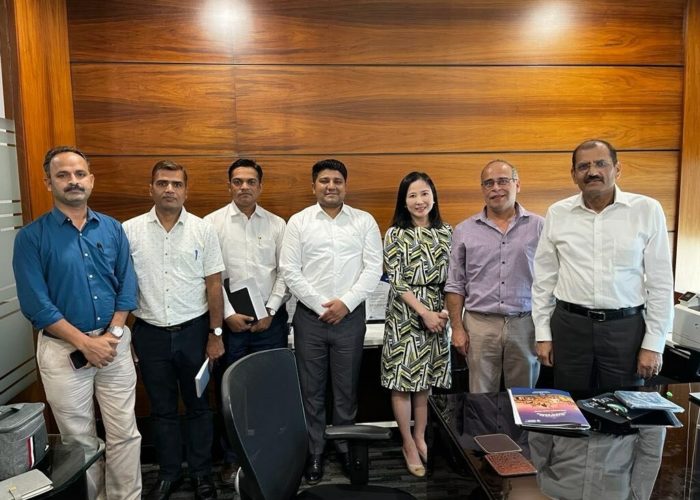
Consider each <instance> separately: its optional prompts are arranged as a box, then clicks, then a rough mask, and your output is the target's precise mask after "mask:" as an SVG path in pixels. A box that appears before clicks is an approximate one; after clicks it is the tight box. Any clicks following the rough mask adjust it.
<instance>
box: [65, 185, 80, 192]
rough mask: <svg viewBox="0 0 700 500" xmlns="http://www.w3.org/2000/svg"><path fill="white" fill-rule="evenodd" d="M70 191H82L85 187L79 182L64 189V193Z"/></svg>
mask: <svg viewBox="0 0 700 500" xmlns="http://www.w3.org/2000/svg"><path fill="white" fill-rule="evenodd" d="M69 191H82V192H85V188H84V187H82V186H80V185H78V184H70V185H69V186H68V187H67V188H66V189H64V190H63V192H64V193H68V192H69Z"/></svg>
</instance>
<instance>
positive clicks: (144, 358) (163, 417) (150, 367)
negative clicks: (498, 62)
mask: <svg viewBox="0 0 700 500" xmlns="http://www.w3.org/2000/svg"><path fill="white" fill-rule="evenodd" d="M150 194H151V197H152V198H153V202H154V207H153V208H152V209H151V210H150V211H149V212H148V213H146V214H143V215H140V216H138V217H135V218H133V219H130V220H128V221H126V222H125V223H124V230H125V232H126V235H127V237H128V238H129V244H130V248H131V256H132V258H133V260H134V268H135V270H136V277H137V279H138V285H139V297H138V309H136V310H135V311H134V316H136V322H135V323H134V342H133V343H134V347H135V349H136V354H137V356H138V358H139V362H140V368H141V375H142V376H143V383H144V385H145V387H146V392H147V393H148V399H149V401H150V403H151V418H152V420H153V429H154V437H155V444H156V452H157V457H158V464H159V466H160V470H159V474H158V482H157V484H156V485H155V487H154V488H153V490H151V492H150V493H149V495H148V497H147V498H149V499H150V498H152V499H159V500H166V499H167V498H169V497H170V495H171V493H172V492H173V491H175V490H176V489H177V487H178V486H179V484H180V482H181V480H182V469H181V466H182V443H181V438H180V419H179V416H178V387H179V394H180V395H181V396H182V400H183V401H184V403H185V407H186V411H187V418H186V423H187V446H186V449H187V464H188V469H189V474H190V477H191V478H192V482H193V487H194V490H195V498H197V499H211V498H216V488H215V487H214V483H213V481H212V478H211V446H212V436H213V422H212V413H211V410H210V408H209V402H208V400H207V397H206V395H203V396H202V397H201V398H198V397H197V393H196V388H195V383H194V378H195V375H196V374H197V371H198V370H199V367H200V366H201V365H202V363H203V362H204V360H205V359H206V358H207V357H208V358H209V359H210V360H212V361H213V360H215V359H217V358H219V357H221V355H222V354H223V353H224V345H223V342H222V340H221V322H222V318H223V297H222V288H221V271H223V270H224V263H223V260H222V258H221V249H220V247H219V240H218V238H217V237H216V232H215V231H214V228H212V227H211V225H210V224H209V223H208V222H205V221H203V220H202V219H200V218H199V217H197V216H195V215H193V214H190V213H188V212H187V211H186V210H185V208H184V206H183V204H184V202H185V200H186V199H187V172H186V171H185V169H184V168H183V167H182V166H181V165H178V164H177V163H175V162H172V161H168V160H163V161H159V162H158V163H156V164H155V166H154V167H153V171H152V173H151V185H150Z"/></svg>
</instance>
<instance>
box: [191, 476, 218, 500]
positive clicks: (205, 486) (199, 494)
mask: <svg viewBox="0 0 700 500" xmlns="http://www.w3.org/2000/svg"><path fill="white" fill-rule="evenodd" d="M192 487H193V488H194V498H195V499H196V500H212V499H215V498H216V486H214V481H212V479H211V477H209V476H202V477H195V478H194V479H193V480H192Z"/></svg>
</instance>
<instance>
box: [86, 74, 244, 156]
mask: <svg viewBox="0 0 700 500" xmlns="http://www.w3.org/2000/svg"><path fill="white" fill-rule="evenodd" d="M72 75H73V91H74V92H73V99H74V102H75V123H76V134H77V138H78V143H79V144H80V146H81V147H82V148H83V149H85V150H86V152H88V153H91V154H115V153H118V154H161V153H169V154H173V153H175V154H176V153H184V154H206V153H212V152H225V153H232V152H233V151H234V150H235V143H236V115H235V84H234V75H233V67H231V66H206V65H149V64H120V65H109V64H73V65H72Z"/></svg>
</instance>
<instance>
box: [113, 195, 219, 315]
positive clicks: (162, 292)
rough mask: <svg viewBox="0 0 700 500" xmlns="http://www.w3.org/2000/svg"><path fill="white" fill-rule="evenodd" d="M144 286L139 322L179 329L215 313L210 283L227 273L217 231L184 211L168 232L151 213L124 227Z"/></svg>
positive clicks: (140, 297) (140, 286)
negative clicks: (209, 294)
mask: <svg viewBox="0 0 700 500" xmlns="http://www.w3.org/2000/svg"><path fill="white" fill-rule="evenodd" d="M124 231H125V232H126V236H127V238H129V247H130V250H131V257H132V258H133V259H134V269H135V270H136V278H137V279H138V284H139V305H138V309H136V310H135V311H134V316H136V317H137V318H141V319H142V320H143V321H145V322H147V323H150V324H151V325H155V326H172V325H179V324H180V323H184V322H185V321H189V320H191V319H194V318H197V317H199V316H201V315H202V314H204V313H205V312H207V311H208V310H209V307H208V303H207V291H206V283H205V282H204V278H205V277H207V276H211V275H212V274H216V273H219V272H221V271H223V270H224V262H223V260H222V258H221V248H220V247H219V240H218V238H217V237H216V232H215V231H214V228H213V227H212V226H211V225H210V224H209V223H208V222H205V221H204V220H202V219H200V218H199V217H197V216H196V215H193V214H190V213H188V212H187V211H186V210H185V208H184V207H183V208H182V212H181V213H180V217H179V218H178V220H177V222H176V223H175V225H174V226H173V227H172V229H171V230H170V232H167V231H166V230H165V228H164V227H163V226H162V225H161V223H160V221H159V220H158V217H157V216H156V210H155V207H153V208H152V209H151V211H150V212H148V213H145V214H143V215H139V216H138V217H134V218H133V219H130V220H128V221H126V222H125V223H124Z"/></svg>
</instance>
